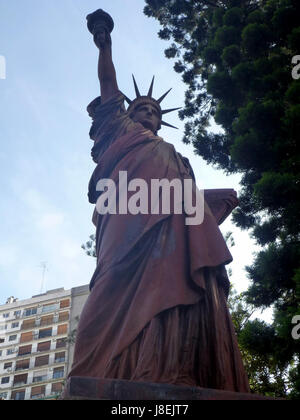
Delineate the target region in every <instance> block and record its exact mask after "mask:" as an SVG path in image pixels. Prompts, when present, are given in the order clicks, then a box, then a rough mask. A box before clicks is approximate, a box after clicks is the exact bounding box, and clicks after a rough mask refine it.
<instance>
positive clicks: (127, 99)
mask: <svg viewBox="0 0 300 420" xmlns="http://www.w3.org/2000/svg"><path fill="white" fill-rule="evenodd" d="M123 96H124V99H125V101H126V102H127V103H128V105H130V104H132V100H131V99H129V98H128V97H127V96H126V95H124V93H123Z"/></svg>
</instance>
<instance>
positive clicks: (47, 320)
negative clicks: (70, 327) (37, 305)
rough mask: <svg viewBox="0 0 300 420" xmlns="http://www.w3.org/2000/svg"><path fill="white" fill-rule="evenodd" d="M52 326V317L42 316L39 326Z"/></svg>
mask: <svg viewBox="0 0 300 420" xmlns="http://www.w3.org/2000/svg"><path fill="white" fill-rule="evenodd" d="M51 324H53V315H46V316H42V318H41V323H40V325H41V326H43V325H51Z"/></svg>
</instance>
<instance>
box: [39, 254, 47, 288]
mask: <svg viewBox="0 0 300 420" xmlns="http://www.w3.org/2000/svg"><path fill="white" fill-rule="evenodd" d="M40 268H41V269H42V280H41V290H40V293H43V289H44V285H45V275H46V271H47V270H48V268H47V261H42V262H41V264H40Z"/></svg>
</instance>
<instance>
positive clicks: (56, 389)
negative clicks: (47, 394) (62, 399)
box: [51, 382, 64, 393]
mask: <svg viewBox="0 0 300 420" xmlns="http://www.w3.org/2000/svg"><path fill="white" fill-rule="evenodd" d="M63 386H64V384H63V382H55V383H54V384H52V387H51V392H52V393H59V392H62V390H63Z"/></svg>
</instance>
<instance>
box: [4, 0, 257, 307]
mask: <svg viewBox="0 0 300 420" xmlns="http://www.w3.org/2000/svg"><path fill="white" fill-rule="evenodd" d="M144 5H145V3H144V1H141V0H126V2H125V1H124V0H102V1H101V2H99V1H96V0H84V1H82V0H43V1H41V0H26V1H19V0H0V57H1V60H0V65H1V63H2V64H3V62H5V65H6V66H5V67H6V68H5V78H1V69H0V141H1V143H0V144H1V147H0V171H1V176H0V191H1V199H0V305H1V304H4V303H5V302H6V299H7V298H8V297H9V296H14V297H17V298H19V299H25V298H28V297H31V296H32V295H35V294H39V293H41V292H45V291H46V290H50V289H55V288H58V287H64V288H65V289H66V290H67V289H70V288H72V287H76V286H80V285H83V284H87V283H89V281H90V278H91V276H92V274H93V271H94V269H95V260H94V259H93V258H92V257H88V256H86V255H85V253H84V251H83V250H82V249H81V245H82V244H83V243H85V242H86V241H87V240H88V238H89V235H91V234H92V233H94V226H93V224H92V222H91V217H92V212H93V206H92V205H91V204H90V203H89V202H88V199H87V186H88V182H89V178H90V176H91V174H92V172H93V170H94V167H95V165H94V163H93V162H92V159H91V157H90V150H91V147H92V141H91V140H90V139H89V134H88V133H89V129H90V124H91V121H90V118H89V116H88V114H87V112H86V107H87V105H88V104H89V103H90V102H91V101H92V100H93V99H94V98H95V97H97V96H98V95H99V94H100V88H99V81H98V78H97V60H98V50H97V48H96V46H95V45H94V43H93V40H92V36H91V34H90V33H89V32H88V30H87V26H86V15H87V14H89V13H91V12H93V11H95V10H96V9H98V8H102V9H104V10H105V11H106V12H108V13H109V14H110V15H111V16H112V17H113V19H114V22H115V28H114V31H113V33H112V46H113V60H114V64H115V67H116V72H117V79H118V85H119V88H120V90H121V91H122V92H124V93H125V94H126V95H127V96H128V97H130V98H134V97H135V96H134V89H133V84H132V76H131V75H132V73H133V74H134V75H135V78H136V80H137V82H138V85H139V87H140V91H141V92H142V94H143V92H144V93H146V92H147V91H148V88H149V85H150V82H151V79H152V76H153V75H155V85H154V91H153V96H154V97H157V98H158V97H160V96H161V95H162V93H164V92H165V91H166V90H168V89H169V88H171V87H172V91H171V92H170V94H169V95H168V96H167V98H166V99H165V100H164V103H163V106H164V108H174V107H180V106H183V104H184V92H185V85H184V84H183V82H182V81H181V76H180V75H179V74H177V73H175V72H174V70H173V62H172V61H171V60H168V59H167V58H165V56H164V49H165V48H167V46H168V43H167V42H165V41H162V40H160V39H159V38H158V36H157V32H158V30H159V29H160V26H159V24H158V23H157V21H155V20H154V19H149V18H147V17H146V16H145V15H144V14H143V7H144ZM3 71H4V70H3V66H2V75H3ZM166 120H167V121H168V122H169V123H171V124H173V125H175V126H177V127H179V130H173V129H171V128H167V127H164V128H163V129H162V130H161V131H160V132H159V135H160V136H161V137H163V138H165V139H166V140H167V141H168V142H170V143H173V144H174V146H175V148H176V150H177V151H178V152H180V153H181V154H183V155H184V156H186V157H187V158H188V159H189V160H190V163H191V165H192V167H193V169H194V172H195V175H196V179H197V185H198V187H199V188H205V189H206V188H234V189H235V190H236V191H237V192H238V191H239V190H240V186H239V179H240V177H239V175H231V176H226V175H225V174H224V173H223V172H222V171H220V170H216V169H215V168H213V167H211V166H208V165H207V164H206V163H205V161H204V160H203V159H202V158H200V157H199V156H196V155H195V154H194V151H193V147H192V146H190V145H185V144H183V143H182V140H181V139H182V135H183V127H184V123H183V122H182V121H180V120H179V118H178V115H177V113H173V114H168V119H166ZM211 129H212V130H219V128H218V127H216V126H212V127H211ZM221 230H222V232H223V233H224V234H225V233H226V232H228V231H232V232H233V236H234V240H235V246H234V247H232V248H230V251H231V253H232V255H233V258H234V261H233V262H232V263H231V265H230V268H231V270H232V277H231V280H232V283H233V285H234V287H235V288H236V289H237V290H238V291H239V292H241V291H243V290H245V289H246V288H247V285H248V279H247V276H246V272H245V270H244V267H245V266H246V265H250V264H251V262H252V260H253V257H254V253H255V252H257V251H258V248H257V247H256V246H255V244H254V243H253V241H252V240H251V238H250V236H249V232H241V231H240V230H239V229H237V228H236V227H235V226H234V225H233V224H232V223H231V221H230V219H228V220H227V221H225V222H224V223H223V225H222V226H221ZM44 264H45V265H46V270H45V273H44V275H43V266H44Z"/></svg>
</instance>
